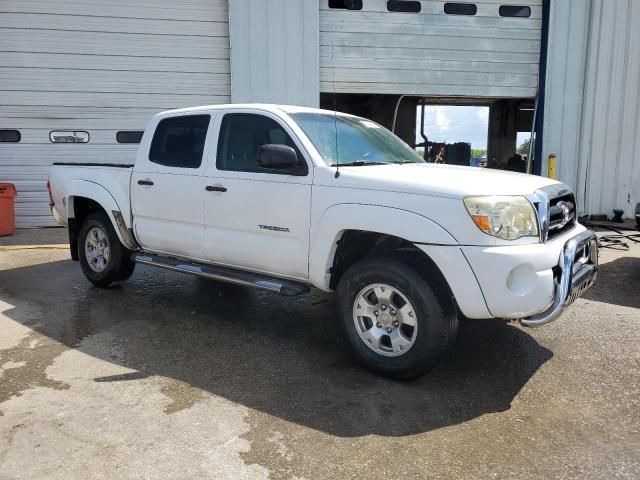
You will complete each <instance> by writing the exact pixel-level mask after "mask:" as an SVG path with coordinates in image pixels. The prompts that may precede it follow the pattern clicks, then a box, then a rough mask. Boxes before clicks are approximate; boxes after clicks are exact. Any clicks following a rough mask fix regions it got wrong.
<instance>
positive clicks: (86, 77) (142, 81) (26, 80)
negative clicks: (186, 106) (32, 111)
mask: <svg viewBox="0 0 640 480" xmlns="http://www.w3.org/2000/svg"><path fill="white" fill-rule="evenodd" d="M0 78H3V81H4V82H6V83H7V84H10V85H11V86H12V87H10V89H7V90H6V91H9V92H20V91H26V92H50V91H56V92H84V93H86V92H95V93H116V92H122V91H125V92H127V93H134V94H136V93H147V94H153V93H160V94H163V93H165V92H168V91H171V90H176V91H178V92H179V93H180V94H181V95H194V94H199V93H200V92H211V93H212V94H213V95H224V94H226V93H227V92H228V91H229V85H230V83H229V74H224V73H223V74H214V73H211V74H206V73H181V72H171V73H170V74H169V73H155V72H121V71H115V72H113V71H106V70H105V71H97V70H66V69H65V70H62V69H47V68H36V69H30V68H7V67H0ZM8 96H9V98H10V97H11V94H10V93H9V94H8Z"/></svg>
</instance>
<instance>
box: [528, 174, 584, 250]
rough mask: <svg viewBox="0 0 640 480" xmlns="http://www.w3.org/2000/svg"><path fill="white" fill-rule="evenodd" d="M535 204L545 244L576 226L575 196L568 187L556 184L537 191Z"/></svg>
mask: <svg viewBox="0 0 640 480" xmlns="http://www.w3.org/2000/svg"><path fill="white" fill-rule="evenodd" d="M533 203H534V206H535V207H536V210H537V211H538V222H539V223H538V225H539V227H540V232H541V235H540V236H541V239H542V241H543V242H544V241H546V240H550V239H553V238H555V237H557V236H559V235H562V233H564V232H566V231H567V230H569V229H571V228H572V227H573V226H574V225H575V224H576V216H577V215H576V212H577V209H576V200H575V196H574V194H573V192H572V191H571V190H570V189H569V188H568V187H567V186H566V185H563V184H555V185H550V186H548V187H543V188H541V189H540V190H537V191H536V193H535V194H534V200H533Z"/></svg>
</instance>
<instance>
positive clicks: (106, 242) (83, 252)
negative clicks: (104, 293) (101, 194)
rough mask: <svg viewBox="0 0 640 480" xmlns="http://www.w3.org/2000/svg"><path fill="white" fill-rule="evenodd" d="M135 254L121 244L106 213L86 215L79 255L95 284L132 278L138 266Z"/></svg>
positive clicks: (81, 232)
mask: <svg viewBox="0 0 640 480" xmlns="http://www.w3.org/2000/svg"><path fill="white" fill-rule="evenodd" d="M131 253H132V252H131V251H130V250H129V249H127V248H125V246H124V245H122V243H120V240H119V239H118V236H117V234H116V232H115V229H114V228H113V225H112V224H111V220H109V217H108V216H107V214H106V213H104V212H94V213H92V214H90V215H88V216H87V218H85V220H84V222H83V224H82V227H81V228H80V235H79V236H78V255H79V257H80V265H81V267H82V271H83V273H84V275H85V277H87V279H88V280H89V281H90V282H91V283H93V284H94V285H96V286H98V287H106V286H108V285H109V284H111V283H112V282H117V281H122V280H126V279H127V278H129V277H130V276H131V274H132V273H133V270H134V268H135V263H134V262H133V260H131Z"/></svg>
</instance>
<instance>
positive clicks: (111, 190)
mask: <svg viewBox="0 0 640 480" xmlns="http://www.w3.org/2000/svg"><path fill="white" fill-rule="evenodd" d="M49 188H50V196H51V207H52V212H53V214H54V216H55V217H56V219H57V220H58V221H59V222H60V223H62V224H65V225H67V226H68V227H69V241H70V248H71V256H72V258H73V259H74V260H79V261H80V264H81V266H82V270H83V272H84V274H85V275H86V277H87V278H88V279H89V280H90V281H91V282H92V283H94V284H95V285H97V286H100V287H103V286H107V285H109V284H110V283H112V282H117V281H122V280H125V279H127V278H128V277H129V276H130V275H131V274H132V273H133V270H134V266H135V264H136V263H141V264H145V265H152V266H156V267H160V268H165V269H170V270H174V271H180V272H184V273H189V274H195V275H200V276H203V277H208V278H212V279H216V280H222V281H227V282H232V283H236V284H242V285H251V286H254V287H257V288H262V289H266V290H271V291H273V292H277V293H280V294H284V295H297V294H302V293H305V292H307V291H309V288H310V287H315V288H318V289H320V290H324V291H336V292H337V305H338V314H339V316H340V319H341V322H342V323H343V324H344V327H345V331H346V334H347V336H348V338H349V340H350V342H351V345H352V346H353V350H354V352H355V355H356V357H357V359H358V360H359V361H360V362H362V363H363V364H364V365H365V366H366V367H368V368H370V369H372V370H374V371H377V372H380V373H382V374H385V375H389V376H393V377H397V378H409V377H414V376H417V375H420V374H422V373H424V372H425V371H426V370H427V369H428V368H429V367H431V366H433V365H434V363H435V362H436V361H437V360H438V359H439V358H441V357H442V356H443V354H444V353H445V352H446V351H447V350H448V349H449V348H450V347H451V346H452V344H453V343H454V340H455V337H456V332H457V326H458V318H459V317H460V316H461V315H463V316H465V317H467V318H471V319H477V318H504V319H519V320H520V322H522V324H524V325H527V326H536V325H543V324H545V323H548V322H550V321H552V320H554V319H555V318H556V317H557V316H558V315H559V314H560V313H561V312H562V310H563V309H564V308H565V307H566V306H568V305H569V304H570V303H571V302H572V301H573V300H574V299H575V298H576V297H577V296H578V295H580V294H581V293H582V292H583V291H584V290H585V289H586V288H588V287H589V286H590V285H591V284H592V283H593V281H594V279H595V277H596V272H597V247H596V242H595V237H594V235H593V233H592V232H590V231H589V230H587V229H585V228H584V227H583V226H582V225H580V224H578V222H577V219H576V206H575V199H574V195H573V193H572V192H571V190H570V189H569V188H568V187H567V186H566V185H564V184H562V183H559V182H557V181H554V180H549V179H547V178H542V177H538V176H533V175H524V174H519V173H509V172H502V171H493V170H487V169H482V168H473V167H456V166H447V165H434V164H428V163H425V162H424V160H423V159H422V158H421V157H420V156H419V155H418V154H417V153H416V152H415V151H414V150H413V149H411V148H410V147H409V146H407V145H406V144H405V143H403V142H402V141H401V140H400V139H399V138H397V137H396V136H394V135H393V134H392V133H391V132H389V131H388V130H386V129H385V128H383V127H381V126H380V125H378V124H376V123H374V122H372V121H370V120H366V119H364V118H359V117H355V116H352V115H346V114H342V113H335V112H330V111H324V110H318V109H310V108H302V107H293V106H279V105H252V104H250V105H220V106H205V107H196V108H187V109H180V110H172V111H168V112H163V113H160V114H157V115H155V116H154V117H153V118H152V119H151V120H150V122H149V124H148V126H147V128H146V130H145V132H144V136H143V138H142V142H141V144H140V148H139V151H138V155H137V158H136V161H135V164H134V165H113V164H94V163H80V164H78V163H74V164H64V163H57V164H54V166H53V167H52V169H51V174H50V180H49Z"/></svg>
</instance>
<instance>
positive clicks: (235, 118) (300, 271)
mask: <svg viewBox="0 0 640 480" xmlns="http://www.w3.org/2000/svg"><path fill="white" fill-rule="evenodd" d="M217 123H218V125H219V128H218V130H219V134H218V135H216V137H217V138H218V142H217V146H216V148H215V150H214V148H213V145H212V148H211V150H210V152H209V154H210V156H211V157H212V160H211V161H210V162H209V167H208V170H207V173H206V176H205V188H206V187H208V190H205V199H204V215H205V242H204V244H205V245H204V248H205V256H206V258H207V259H208V260H209V261H212V262H215V263H222V264H227V265H231V266H235V267H241V268H246V269H250V270H257V271H261V272H267V273H271V274H277V275H281V276H288V277H294V278H299V279H304V278H307V277H308V250H309V215H310V204H311V182H312V174H313V168H312V164H311V162H310V161H309V160H308V159H305V157H304V155H303V154H302V151H303V148H302V146H301V144H300V143H299V141H298V140H297V139H295V135H294V134H293V132H291V130H290V129H289V127H288V126H287V125H286V124H285V123H284V122H282V120H280V119H279V118H278V117H277V116H275V115H273V114H270V113H268V112H251V111H247V110H238V111H228V112H227V113H225V114H224V115H223V116H222V117H221V119H220V121H219V122H217ZM264 144H284V145H288V146H290V147H293V148H294V150H296V153H297V154H298V159H299V162H300V164H301V165H302V166H303V167H306V168H302V169H301V170H299V171H298V172H296V174H293V173H287V172H284V171H275V170H265V169H263V168H261V167H259V166H258V164H257V151H258V148H259V147H260V146H261V145H264ZM214 157H215V158H216V161H215V162H214V161H213V158H214Z"/></svg>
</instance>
